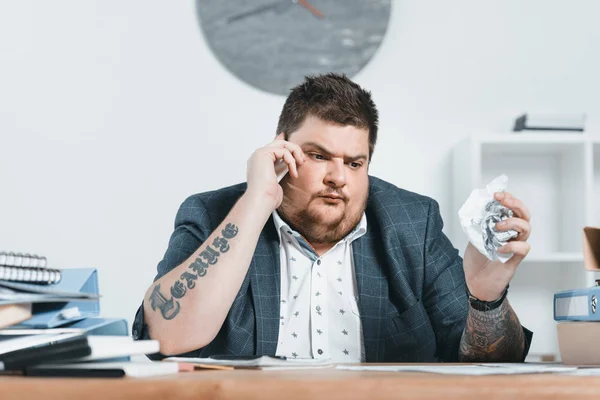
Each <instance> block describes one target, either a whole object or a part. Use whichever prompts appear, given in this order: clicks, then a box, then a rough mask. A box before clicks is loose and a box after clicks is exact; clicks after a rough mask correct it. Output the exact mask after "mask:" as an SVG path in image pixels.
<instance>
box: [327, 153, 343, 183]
mask: <svg viewBox="0 0 600 400" xmlns="http://www.w3.org/2000/svg"><path fill="white" fill-rule="evenodd" d="M327 164H328V165H327V175H325V184H327V186H333V187H342V186H344V185H345V184H346V169H345V164H344V161H343V160H335V159H334V160H330V161H329V162H328V163H327Z"/></svg>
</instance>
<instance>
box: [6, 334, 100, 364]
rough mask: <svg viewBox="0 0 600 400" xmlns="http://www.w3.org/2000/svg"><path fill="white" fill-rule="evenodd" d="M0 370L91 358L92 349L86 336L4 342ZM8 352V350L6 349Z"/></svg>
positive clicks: (50, 336)
mask: <svg viewBox="0 0 600 400" xmlns="http://www.w3.org/2000/svg"><path fill="white" fill-rule="evenodd" d="M2 345H3V346H4V347H5V348H7V349H8V351H2V352H1V353H0V370H18V369H22V368H25V367H28V366H32V365H36V364H41V363H44V362H56V361H57V360H61V361H63V360H69V359H74V358H81V357H85V356H89V355H90V354H91V353H92V349H91V347H90V345H89V343H88V338H87V336H86V334H85V333H84V334H79V333H72V334H61V335H42V337H38V336H33V337H31V336H29V337H22V338H18V339H14V340H11V341H8V342H3V343H2ZM5 350H6V349H5Z"/></svg>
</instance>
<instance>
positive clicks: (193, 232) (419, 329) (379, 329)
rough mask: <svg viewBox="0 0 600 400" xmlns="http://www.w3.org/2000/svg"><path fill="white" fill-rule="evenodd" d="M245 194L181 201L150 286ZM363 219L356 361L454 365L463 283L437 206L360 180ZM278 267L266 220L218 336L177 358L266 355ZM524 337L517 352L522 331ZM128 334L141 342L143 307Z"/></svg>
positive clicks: (464, 304)
mask: <svg viewBox="0 0 600 400" xmlns="http://www.w3.org/2000/svg"><path fill="white" fill-rule="evenodd" d="M245 189H246V184H245V183H244V184H239V185H235V186H231V187H227V188H223V189H220V190H216V191H212V192H207V193H201V194H196V195H193V196H191V197H189V198H188V199H187V200H185V202H184V203H183V204H182V205H181V207H180V209H179V212H178V213H177V217H176V219H175V231H174V232H173V234H172V236H171V239H170V241H169V247H168V249H167V251H166V253H165V256H164V258H163V260H162V261H161V262H160V263H159V264H158V268H157V269H158V274H157V275H156V278H155V280H156V279H158V278H160V277H161V276H163V275H165V274H166V273H167V272H169V271H170V270H171V269H173V268H175V267H176V266H177V265H179V264H180V263H182V262H183V261H185V260H186V259H187V258H188V257H189V256H190V255H191V254H192V253H193V252H194V251H196V250H197V249H198V247H199V246H200V245H201V244H202V243H203V242H204V241H205V240H206V239H207V238H208V236H209V235H210V234H211V233H212V231H213V230H214V229H215V228H216V227H217V226H218V225H219V224H220V223H221V222H222V221H223V219H224V218H225V217H226V215H227V214H228V213H229V211H230V210H231V208H232V207H233V205H234V204H235V202H236V201H237V200H238V198H239V197H240V196H241V195H242V194H243V193H244V191H245ZM366 215H367V221H368V231H367V233H366V234H365V235H364V236H362V237H361V238H359V239H357V240H356V241H354V242H353V244H352V248H353V253H354V265H355V274H356V279H357V286H358V296H359V299H358V306H359V310H360V318H361V322H362V327H363V340H364V346H365V357H366V361H367V362H413V361H414V362H433V361H446V362H452V361H457V360H458V349H459V342H460V339H461V336H462V332H463V330H464V327H465V323H466V318H467V312H468V301H467V295H466V285H465V276H464V271H463V265H462V259H461V257H460V256H459V255H458V251H457V250H456V249H455V248H454V247H453V246H452V244H451V243H450V241H449V240H448V238H447V237H446V236H445V235H444V233H443V232H442V226H443V222H442V218H441V216H440V213H439V208H438V204H437V202H436V201H435V200H432V199H430V198H428V197H425V196H421V195H418V194H416V193H411V192H408V191H406V190H403V189H399V188H397V187H396V186H394V185H392V184H390V183H387V182H385V181H383V180H381V179H378V178H375V177H369V199H368V203H367V209H366ZM279 268H280V266H279V239H278V236H277V232H276V231H275V225H274V223H273V220H272V218H270V219H269V221H268V222H267V223H266V225H265V227H264V229H263V231H262V233H261V235H260V238H259V240H258V244H257V246H256V250H255V252H254V256H253V257H252V261H251V264H250V267H249V270H248V273H247V275H246V278H245V280H244V282H243V283H242V286H241V287H240V290H239V293H238V295H237V297H236V299H235V300H234V302H233V304H232V306H231V309H230V310H229V314H228V315H227V318H226V319H225V322H224V323H223V326H222V327H221V330H220V331H219V333H218V334H217V336H216V338H215V339H214V340H213V341H212V342H211V343H210V344H208V345H207V346H205V347H203V348H201V349H198V350H196V351H192V352H189V353H186V354H185V356H192V357H208V356H210V355H214V354H237V355H250V354H257V355H275V351H276V349H277V341H278V335H279V301H280V288H279V287H280V270H279ZM524 331H525V332H526V336H527V345H526V353H527V351H528V348H529V343H530V340H531V332H529V331H527V330H526V329H524ZM132 333H133V337H134V338H135V339H143V338H148V329H147V326H145V325H144V315H143V307H140V308H139V309H138V312H137V314H136V316H135V320H134V324H133V329H132ZM526 353H525V354H526ZM157 357H158V358H160V356H157Z"/></svg>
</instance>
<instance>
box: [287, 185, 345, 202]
mask: <svg viewBox="0 0 600 400" xmlns="http://www.w3.org/2000/svg"><path fill="white" fill-rule="evenodd" d="M287 185H288V186H289V187H290V188H291V189H293V190H295V191H297V192H300V193H304V194H310V193H308V192H307V191H306V190H302V189H300V188H299V187H298V186H296V185H294V184H292V183H290V182H288V183H287ZM310 195H311V197H313V198H317V197H329V196H332V197H339V198H340V199H341V200H344V201H346V200H347V199H348V197H347V196H346V195H345V194H344V193H342V192H340V191H337V190H331V189H330V190H322V191H320V192H318V193H316V194H310Z"/></svg>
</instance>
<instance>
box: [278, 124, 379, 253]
mask: <svg viewBox="0 0 600 400" xmlns="http://www.w3.org/2000/svg"><path fill="white" fill-rule="evenodd" d="M289 141H290V142H293V143H296V144H298V145H299V146H300V147H301V148H302V151H303V152H304V155H305V157H306V162H305V163H304V164H303V165H301V166H299V167H298V178H293V177H291V176H290V175H289V174H287V175H286V177H285V178H284V179H283V180H282V182H281V184H282V187H283V194H284V197H283V203H282V204H281V207H280V208H279V210H278V212H279V213H280V215H281V216H282V217H283V218H284V219H285V220H286V221H287V222H288V223H290V224H291V225H293V227H294V228H295V229H296V230H298V232H299V233H300V234H302V235H303V236H304V237H305V238H306V239H307V240H308V241H309V242H311V243H314V244H317V243H319V244H322V243H335V242H337V241H339V240H340V239H342V238H343V237H344V236H345V235H347V234H348V233H349V232H350V231H351V230H352V229H353V228H354V227H355V226H356V225H357V224H358V222H359V221H360V218H361V216H362V213H363V211H364V210H365V206H366V202H367V196H368V191H369V177H368V161H369V160H368V157H369V132H368V130H366V129H360V128H357V127H354V126H341V125H336V124H333V123H330V122H325V121H323V120H321V119H319V118H316V117H312V116H308V117H307V118H306V120H305V121H304V123H303V124H302V126H301V127H300V128H299V129H298V130H297V131H296V132H292V133H290V135H289Z"/></svg>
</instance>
